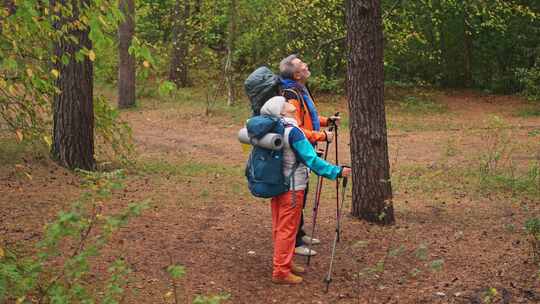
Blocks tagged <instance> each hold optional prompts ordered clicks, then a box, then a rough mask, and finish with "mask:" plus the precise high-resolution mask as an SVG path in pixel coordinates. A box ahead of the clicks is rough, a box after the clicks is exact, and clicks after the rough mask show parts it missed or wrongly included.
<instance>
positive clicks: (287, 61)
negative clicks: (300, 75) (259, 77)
mask: <svg viewBox="0 0 540 304" xmlns="http://www.w3.org/2000/svg"><path fill="white" fill-rule="evenodd" d="M295 59H298V56H297V55H296V54H292V55H289V56H287V57H285V58H283V59H282V60H281V62H280V63H279V75H280V76H281V77H283V78H290V79H292V78H293V76H294V72H296V67H295V66H294V64H293V63H292V62H293V60H295Z"/></svg>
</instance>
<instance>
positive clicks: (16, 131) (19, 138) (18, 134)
mask: <svg viewBox="0 0 540 304" xmlns="http://www.w3.org/2000/svg"><path fill="white" fill-rule="evenodd" d="M15 135H16V136H17V140H18V141H19V142H21V141H22V140H23V133H22V131H21V130H15Z"/></svg>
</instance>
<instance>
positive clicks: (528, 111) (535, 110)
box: [517, 104, 540, 118]
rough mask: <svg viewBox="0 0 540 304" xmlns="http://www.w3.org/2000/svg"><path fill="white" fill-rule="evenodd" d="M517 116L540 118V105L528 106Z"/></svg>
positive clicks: (520, 110) (519, 111)
mask: <svg viewBox="0 0 540 304" xmlns="http://www.w3.org/2000/svg"><path fill="white" fill-rule="evenodd" d="M517 116H519V117H523V118H527V117H539V116H540V104H537V105H535V106H526V107H523V108H521V109H519V110H518V112H517Z"/></svg>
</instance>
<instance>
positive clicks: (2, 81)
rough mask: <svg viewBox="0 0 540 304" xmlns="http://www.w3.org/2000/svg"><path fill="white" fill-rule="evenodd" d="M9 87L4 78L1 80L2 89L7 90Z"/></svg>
mask: <svg viewBox="0 0 540 304" xmlns="http://www.w3.org/2000/svg"><path fill="white" fill-rule="evenodd" d="M6 85H7V82H6V81H5V80H4V78H0V88H5V87H6Z"/></svg>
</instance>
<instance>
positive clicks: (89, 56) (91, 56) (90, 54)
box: [88, 50, 96, 61]
mask: <svg viewBox="0 0 540 304" xmlns="http://www.w3.org/2000/svg"><path fill="white" fill-rule="evenodd" d="M88 59H90V61H94V60H96V53H94V51H93V50H90V51H89V52H88Z"/></svg>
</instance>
